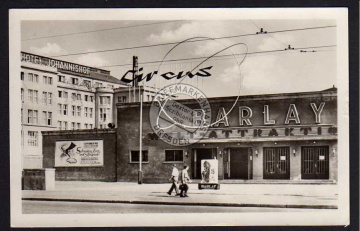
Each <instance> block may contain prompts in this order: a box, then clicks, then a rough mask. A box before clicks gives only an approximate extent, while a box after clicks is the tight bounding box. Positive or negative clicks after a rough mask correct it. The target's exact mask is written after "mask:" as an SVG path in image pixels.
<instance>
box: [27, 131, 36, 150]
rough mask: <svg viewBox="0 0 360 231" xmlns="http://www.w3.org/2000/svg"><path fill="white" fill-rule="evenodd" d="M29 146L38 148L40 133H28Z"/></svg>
mask: <svg viewBox="0 0 360 231" xmlns="http://www.w3.org/2000/svg"><path fill="white" fill-rule="evenodd" d="M28 146H30V147H37V146H38V132H33V131H28Z"/></svg>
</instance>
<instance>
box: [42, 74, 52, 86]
mask: <svg viewBox="0 0 360 231" xmlns="http://www.w3.org/2000/svg"><path fill="white" fill-rule="evenodd" d="M43 83H44V84H50V85H51V84H52V77H50V76H43Z"/></svg>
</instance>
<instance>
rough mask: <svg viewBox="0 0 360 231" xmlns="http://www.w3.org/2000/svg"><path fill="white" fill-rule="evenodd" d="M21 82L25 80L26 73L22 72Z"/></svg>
mask: <svg viewBox="0 0 360 231" xmlns="http://www.w3.org/2000/svg"><path fill="white" fill-rule="evenodd" d="M21 80H24V72H21Z"/></svg>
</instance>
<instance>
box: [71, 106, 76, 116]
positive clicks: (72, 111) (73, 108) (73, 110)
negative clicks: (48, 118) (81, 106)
mask: <svg viewBox="0 0 360 231" xmlns="http://www.w3.org/2000/svg"><path fill="white" fill-rule="evenodd" d="M71 108H72V110H71V113H72V115H73V116H75V115H76V114H75V109H76V107H75V106H71Z"/></svg>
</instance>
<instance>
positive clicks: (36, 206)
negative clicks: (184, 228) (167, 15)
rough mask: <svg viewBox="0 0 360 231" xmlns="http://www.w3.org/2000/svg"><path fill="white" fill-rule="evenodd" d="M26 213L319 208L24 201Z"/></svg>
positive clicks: (235, 210) (192, 211) (294, 210)
mask: <svg viewBox="0 0 360 231" xmlns="http://www.w3.org/2000/svg"><path fill="white" fill-rule="evenodd" d="M22 206H23V213H24V214H82V213H224V212H227V213H242V212H312V211H317V209H292V208H259V207H217V206H216V207H214V206H189V205H184V206H182V205H176V206H174V205H159V204H155V205H148V204H124V203H89V202H62V201H23V203H22Z"/></svg>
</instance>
